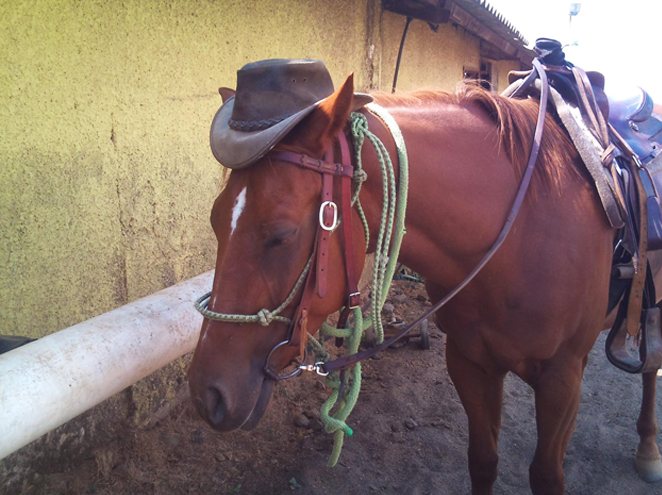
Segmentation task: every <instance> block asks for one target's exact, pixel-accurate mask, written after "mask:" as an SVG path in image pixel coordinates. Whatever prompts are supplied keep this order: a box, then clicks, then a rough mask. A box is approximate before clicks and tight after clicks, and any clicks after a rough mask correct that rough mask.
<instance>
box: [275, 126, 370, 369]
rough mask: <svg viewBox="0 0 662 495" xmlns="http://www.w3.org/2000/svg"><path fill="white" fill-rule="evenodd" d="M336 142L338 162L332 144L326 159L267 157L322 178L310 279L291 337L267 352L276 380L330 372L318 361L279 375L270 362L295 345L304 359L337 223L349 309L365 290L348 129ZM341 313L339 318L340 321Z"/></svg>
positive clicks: (293, 154)
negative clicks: (336, 195) (356, 236)
mask: <svg viewBox="0 0 662 495" xmlns="http://www.w3.org/2000/svg"><path fill="white" fill-rule="evenodd" d="M335 144H337V147H338V148H339V151H340V153H339V155H340V157H339V158H340V161H339V162H336V161H334V153H333V146H332V147H331V149H329V150H328V151H327V152H325V153H324V157H323V158H322V159H317V158H313V157H311V156H309V155H306V154H303V153H296V152H293V151H285V150H274V151H271V152H270V153H269V154H268V155H267V158H268V159H271V160H278V161H280V162H286V163H290V164H293V165H296V166H298V167H301V168H304V169H307V170H312V171H314V172H318V173H319V174H321V176H322V192H321V197H320V208H319V214H318V224H317V231H316V234H315V241H314V244H313V253H312V259H313V263H312V266H311V269H310V270H309V271H308V275H307V277H306V281H305V282H304V284H303V292H302V294H301V298H300V300H299V304H298V306H297V308H296V309H295V311H294V317H293V318H292V321H291V323H290V327H289V329H288V336H287V338H286V339H285V340H283V341H282V342H280V343H278V344H276V345H275V346H274V347H273V348H272V349H271V351H270V352H269V354H268V355H267V359H266V361H265V365H264V372H265V373H266V374H267V375H268V376H269V377H270V378H272V379H274V380H277V381H280V380H286V379H288V378H293V377H295V376H297V375H299V374H300V373H301V372H302V371H303V370H304V369H306V370H316V371H318V372H320V374H326V373H324V372H323V371H321V370H320V369H319V367H320V366H321V365H322V363H317V364H316V365H303V364H299V365H298V366H297V367H296V368H294V369H293V370H291V371H288V372H286V373H281V372H279V370H277V369H274V368H273V366H272V365H271V359H272V357H273V355H274V353H275V352H276V351H277V350H278V349H282V348H288V347H289V348H292V347H294V348H296V350H297V355H298V356H299V358H300V359H301V358H302V357H303V356H304V355H305V347H306V341H307V336H308V315H309V311H310V303H311V300H312V298H313V296H314V295H317V296H319V297H320V298H324V297H325V296H326V295H327V292H328V271H329V246H330V238H331V234H332V233H333V232H334V231H335V230H336V228H337V227H338V226H340V228H341V234H342V239H341V246H342V250H343V255H344V264H345V279H346V284H347V285H346V296H345V305H344V307H345V310H344V312H345V313H348V311H349V310H351V309H354V308H357V307H359V306H360V304H361V293H360V292H359V289H358V281H359V276H358V269H357V261H356V259H355V252H356V250H355V249H354V239H353V232H352V183H353V178H354V167H353V165H352V159H351V153H350V143H349V140H348V139H347V136H346V135H345V133H344V132H342V131H341V132H339V133H338V134H337V135H336V139H335ZM336 182H339V183H340V184H339V190H340V191H339V202H340V206H338V204H337V203H336V202H335V201H334V190H336V189H338V187H337V184H336ZM342 319H343V317H342V316H341V320H342Z"/></svg>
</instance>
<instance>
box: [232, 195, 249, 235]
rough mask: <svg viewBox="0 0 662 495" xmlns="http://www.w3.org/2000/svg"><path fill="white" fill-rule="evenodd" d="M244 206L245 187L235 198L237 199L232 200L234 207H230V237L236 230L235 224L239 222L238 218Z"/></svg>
mask: <svg viewBox="0 0 662 495" xmlns="http://www.w3.org/2000/svg"><path fill="white" fill-rule="evenodd" d="M245 206H246V187H244V188H243V189H242V190H241V192H240V193H239V195H238V196H237V199H235V200H234V206H233V207H232V220H231V222H230V235H232V234H233V233H234V231H235V229H236V228H237V222H238V221H239V217H240V216H241V214H242V213H243V211H244V207H245Z"/></svg>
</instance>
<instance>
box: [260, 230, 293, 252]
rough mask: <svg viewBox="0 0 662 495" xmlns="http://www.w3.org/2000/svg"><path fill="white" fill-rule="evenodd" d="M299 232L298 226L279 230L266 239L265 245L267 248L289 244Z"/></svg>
mask: <svg viewBox="0 0 662 495" xmlns="http://www.w3.org/2000/svg"><path fill="white" fill-rule="evenodd" d="M297 232H299V229H298V227H292V228H288V229H283V230H278V231H276V232H274V233H273V234H272V235H271V236H270V237H269V238H268V239H267V240H266V242H265V245H266V247H267V248H274V247H278V246H283V245H285V244H289V243H290V242H291V241H292V240H293V239H294V237H295V236H296V234H297Z"/></svg>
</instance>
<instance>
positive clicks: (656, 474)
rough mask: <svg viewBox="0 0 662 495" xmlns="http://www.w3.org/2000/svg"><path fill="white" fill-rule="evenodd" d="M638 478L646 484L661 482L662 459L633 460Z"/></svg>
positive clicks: (644, 458) (638, 457) (639, 458)
mask: <svg viewBox="0 0 662 495" xmlns="http://www.w3.org/2000/svg"><path fill="white" fill-rule="evenodd" d="M634 466H635V468H636V469H637V473H638V474H639V477H640V478H641V479H642V480H644V481H647V482H648V483H655V482H656V481H660V480H662V459H660V457H656V458H650V457H648V458H646V457H640V456H637V457H636V458H635V460H634Z"/></svg>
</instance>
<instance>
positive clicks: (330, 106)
mask: <svg viewBox="0 0 662 495" xmlns="http://www.w3.org/2000/svg"><path fill="white" fill-rule="evenodd" d="M353 107H354V74H353V73H352V74H350V75H349V76H348V77H347V79H346V80H345V82H344V83H343V85H342V86H341V87H340V88H339V89H338V90H337V91H335V92H334V93H333V94H332V95H331V96H329V97H328V98H325V99H324V100H323V101H322V103H320V105H319V109H318V111H321V112H324V113H325V114H326V116H327V119H328V124H327V127H326V129H325V134H326V136H327V137H333V136H335V135H336V134H337V133H338V132H339V131H341V130H342V129H343V128H344V127H345V124H346V123H347V119H348V118H349V113H350V112H351V111H352V108H353Z"/></svg>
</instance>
